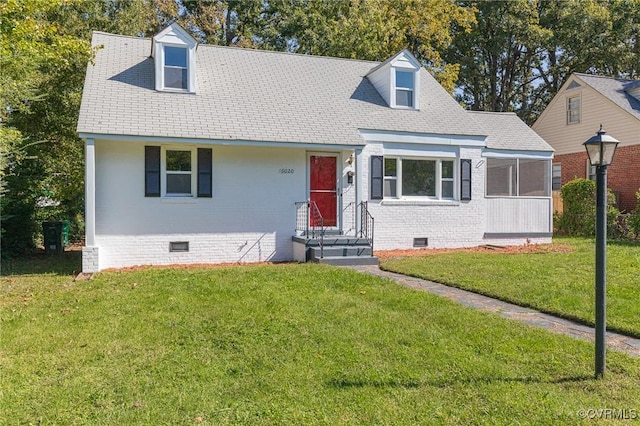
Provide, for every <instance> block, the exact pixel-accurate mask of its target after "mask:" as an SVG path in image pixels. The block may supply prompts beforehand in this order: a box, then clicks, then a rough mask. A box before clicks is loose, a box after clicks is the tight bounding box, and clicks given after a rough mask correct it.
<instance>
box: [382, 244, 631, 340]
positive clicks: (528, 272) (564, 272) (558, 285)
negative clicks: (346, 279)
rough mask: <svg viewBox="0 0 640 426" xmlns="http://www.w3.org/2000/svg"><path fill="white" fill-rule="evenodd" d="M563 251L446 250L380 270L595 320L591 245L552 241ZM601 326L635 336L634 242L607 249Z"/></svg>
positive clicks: (401, 260) (388, 264) (391, 263)
mask: <svg viewBox="0 0 640 426" xmlns="http://www.w3.org/2000/svg"><path fill="white" fill-rule="evenodd" d="M554 244H560V245H568V246H569V247H570V248H571V251H569V252H554V251H552V250H549V251H546V250H544V249H543V250H541V251H540V252H539V253H535V254H529V253H528V254H511V253H500V252H495V253H492V252H490V251H485V252H478V253H469V252H452V253H442V254H428V255H425V256H416V257H405V258H396V259H389V260H387V261H384V262H383V263H382V268H383V269H385V270H389V271H394V272H399V273H402V274H406V275H411V276H415V277H420V278H424V279H427V280H431V281H436V282H439V283H443V284H448V285H451V286H455V287H459V288H463V289H466V290H471V291H475V292H478V293H481V294H484V295H487V296H491V297H496V298H499V299H502V300H505V301H508V302H512V303H515V304H518V305H522V306H527V307H531V308H534V309H538V310H541V311H544V312H547V313H552V314H555V315H559V316H563V317H566V318H571V319H575V320H578V321H581V322H583V323H586V324H590V325H593V324H594V322H595V272H594V271H595V244H594V242H593V240H590V239H574V238H554ZM607 328H608V329H609V330H616V331H620V332H623V333H627V334H630V335H633V336H636V337H640V244H637V243H630V242H615V241H613V242H611V241H610V243H609V245H608V247H607Z"/></svg>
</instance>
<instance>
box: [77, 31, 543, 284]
mask: <svg viewBox="0 0 640 426" xmlns="http://www.w3.org/2000/svg"><path fill="white" fill-rule="evenodd" d="M93 45H94V46H101V48H100V49H99V50H98V53H97V56H96V58H95V63H94V64H90V65H89V66H88V70H87V76H86V81H85V88H84V92H83V98H82V106H81V110H80V117H79V122H78V132H79V134H80V136H81V138H82V139H83V140H84V141H85V146H86V242H85V248H84V249H83V269H84V271H85V272H95V271H99V270H102V269H105V268H111V267H123V266H129V265H143V264H176V263H222V262H256V261H286V260H293V259H296V260H305V259H307V258H308V256H309V255H308V254H306V253H305V250H306V246H304V243H301V241H304V240H305V239H309V238H308V237H310V233H311V231H312V230H315V231H317V230H318V228H319V226H318V225H319V224H320V220H321V221H322V230H323V231H324V232H325V234H326V235H333V236H336V238H337V237H338V236H341V235H346V236H351V237H354V238H355V237H356V236H361V237H363V238H364V239H367V240H370V241H369V242H372V243H373V246H374V247H375V248H376V249H395V248H411V247H416V246H428V247H463V246H477V245H482V244H488V243H491V244H523V243H525V242H527V241H530V242H549V241H550V239H551V232H552V223H551V193H550V186H551V159H552V158H553V150H552V148H551V147H550V146H549V145H548V144H547V143H546V142H545V141H544V140H542V139H541V138H540V137H539V136H537V134H536V133H535V132H533V131H532V130H531V129H529V127H528V126H526V125H525V124H524V123H523V122H522V121H521V120H519V119H518V118H517V116H516V115H515V114H511V113H477V112H469V111H465V110H463V109H462V108H461V107H460V106H459V105H458V104H457V103H456V102H455V101H454V99H453V98H452V97H451V96H450V95H449V94H448V93H447V92H446V91H445V90H444V89H443V88H442V87H441V86H440V85H439V84H438V83H437V82H436V81H435V79H434V78H433V77H432V76H431V75H430V74H429V73H428V72H427V71H426V70H425V69H423V68H422V67H421V66H420V64H419V63H418V61H417V60H416V59H415V58H414V57H413V56H412V55H411V54H410V53H409V52H408V51H402V52H400V53H398V54H397V55H395V56H393V57H392V58H389V59H388V60H387V61H385V62H383V63H377V62H367V61H356V60H346V59H337V58H327V57H315V56H307V55H295V54H288V53H279V52H266V51H259V50H249V49H237V48H228V47H220V46H209V45H197V44H196V43H195V40H194V39H193V38H191V37H190V36H189V35H188V34H187V33H186V32H185V31H184V30H183V29H182V28H181V27H179V26H178V25H176V24H173V25H171V26H169V27H167V28H166V29H165V30H163V31H162V32H160V33H159V34H158V35H156V36H155V37H154V38H153V39H143V38H134V37H124V36H119V35H112V34H106V33H100V32H95V33H94V36H93ZM309 210H311V211H312V212H311V213H310V212H309ZM314 212H315V213H316V215H314V214H313V213H314ZM366 213H368V214H369V215H370V216H369V215H366ZM317 214H319V215H320V216H322V219H319V217H320V216H318V215H317ZM363 214H364V215H363ZM368 217H373V218H374V219H375V227H374V229H375V233H374V234H373V235H372V234H371V230H370V229H369V228H368V226H369V223H368V220H367V218H368ZM363 218H364V219H363ZM314 225H316V228H315V229H314ZM365 228H366V229H365ZM301 244H303V245H302V246H301Z"/></svg>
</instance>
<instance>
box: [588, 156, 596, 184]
mask: <svg viewBox="0 0 640 426" xmlns="http://www.w3.org/2000/svg"><path fill="white" fill-rule="evenodd" d="M586 178H587V180H592V181H594V182H595V181H596V166H592V165H591V161H589V159H588V158H587V170H586Z"/></svg>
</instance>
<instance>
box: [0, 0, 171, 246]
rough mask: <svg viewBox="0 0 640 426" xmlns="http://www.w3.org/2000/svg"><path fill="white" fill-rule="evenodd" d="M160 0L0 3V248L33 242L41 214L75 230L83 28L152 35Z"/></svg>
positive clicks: (87, 55) (85, 47)
mask: <svg viewBox="0 0 640 426" xmlns="http://www.w3.org/2000/svg"><path fill="white" fill-rule="evenodd" d="M161 6H163V5H162V3H161V2H159V3H151V2H148V1H144V0H126V1H125V0H122V1H117V0H113V1H106V0H104V1H96V2H89V1H80V0H76V1H70V0H29V1H25V0H8V1H7V2H5V3H2V4H0V29H1V30H2V31H1V34H2V37H1V39H0V70H1V72H0V83H2V84H0V105H2V108H1V110H2V112H1V114H2V116H1V119H2V122H1V123H0V126H1V127H0V136H2V138H1V139H0V144H1V145H0V147H1V148H2V154H3V160H4V161H3V164H2V166H3V167H2V174H3V176H2V178H3V179H2V181H3V184H4V191H5V192H4V194H3V196H2V201H1V204H0V208H1V214H2V231H3V235H2V237H3V238H2V248H3V253H4V254H7V253H8V252H22V251H25V250H29V249H30V248H32V247H33V246H34V238H35V237H36V236H37V234H38V232H39V225H40V223H41V222H42V221H43V220H47V219H56V220H57V219H70V220H72V221H73V224H74V226H73V231H74V232H75V233H76V234H77V235H80V234H81V232H82V222H83V221H82V212H83V210H84V206H83V196H84V188H83V182H84V179H83V177H84V165H83V159H84V155H83V144H82V141H81V140H80V139H79V138H78V136H77V134H76V124H77V117H78V111H79V106H80V99H81V91H82V84H83V81H84V74H85V71H86V67H87V63H88V62H89V61H90V59H91V56H92V54H93V51H92V49H91V45H90V38H91V30H93V29H97V30H107V31H113V32H118V33H122V34H131V35H147V34H150V33H154V32H155V31H156V29H157V27H158V22H159V21H160V20H161V19H163V15H162V14H161V13H160V12H161V9H160V8H161Z"/></svg>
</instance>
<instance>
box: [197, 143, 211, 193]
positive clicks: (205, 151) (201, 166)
mask: <svg viewBox="0 0 640 426" xmlns="http://www.w3.org/2000/svg"><path fill="white" fill-rule="evenodd" d="M212 158H213V155H212V149H211V148H198V197H208V198H211V196H212V195H213V190H212V186H213V185H212V183H211V182H212V177H213V164H212Z"/></svg>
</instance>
